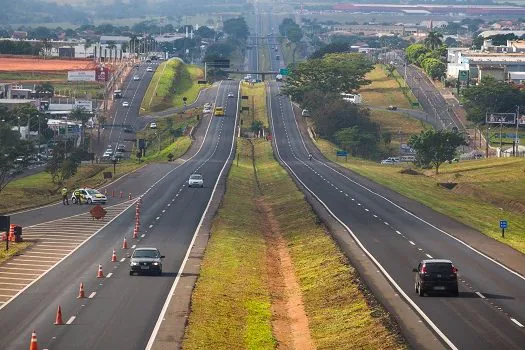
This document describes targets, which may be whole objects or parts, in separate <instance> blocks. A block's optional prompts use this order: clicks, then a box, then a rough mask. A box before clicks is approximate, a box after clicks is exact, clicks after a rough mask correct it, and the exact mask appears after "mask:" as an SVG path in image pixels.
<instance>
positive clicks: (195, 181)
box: [188, 173, 204, 187]
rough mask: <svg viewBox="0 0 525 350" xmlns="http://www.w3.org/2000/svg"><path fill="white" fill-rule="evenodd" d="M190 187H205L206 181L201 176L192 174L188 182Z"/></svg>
mask: <svg viewBox="0 0 525 350" xmlns="http://www.w3.org/2000/svg"><path fill="white" fill-rule="evenodd" d="M188 187H204V180H203V179H202V175H201V174H197V173H195V174H191V175H190V179H189V180H188Z"/></svg>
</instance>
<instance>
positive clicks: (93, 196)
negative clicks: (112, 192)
mask: <svg viewBox="0 0 525 350" xmlns="http://www.w3.org/2000/svg"><path fill="white" fill-rule="evenodd" d="M75 191H76V190H75ZM75 191H73V192H72V193H71V202H73V203H76V202H77V199H76V197H75ZM78 191H80V195H81V196H82V203H87V204H106V202H107V201H108V198H107V197H106V196H105V195H104V194H102V193H100V192H99V191H97V190H95V189H93V188H79V189H78Z"/></svg>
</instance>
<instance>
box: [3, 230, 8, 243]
mask: <svg viewBox="0 0 525 350" xmlns="http://www.w3.org/2000/svg"><path fill="white" fill-rule="evenodd" d="M3 241H7V235H6V234H5V232H2V242H3Z"/></svg>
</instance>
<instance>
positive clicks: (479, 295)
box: [474, 292, 485, 299]
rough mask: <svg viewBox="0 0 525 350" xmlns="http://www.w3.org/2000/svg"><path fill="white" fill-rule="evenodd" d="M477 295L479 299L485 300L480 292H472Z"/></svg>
mask: <svg viewBox="0 0 525 350" xmlns="http://www.w3.org/2000/svg"><path fill="white" fill-rule="evenodd" d="M474 293H476V294H477V295H478V297H480V298H481V299H485V296H484V295H483V294H481V293H480V292H474Z"/></svg>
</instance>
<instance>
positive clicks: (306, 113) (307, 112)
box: [301, 109, 310, 117]
mask: <svg viewBox="0 0 525 350" xmlns="http://www.w3.org/2000/svg"><path fill="white" fill-rule="evenodd" d="M301 115H302V116H303V117H309V116H310V111H309V110H307V109H303V111H302V112H301Z"/></svg>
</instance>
